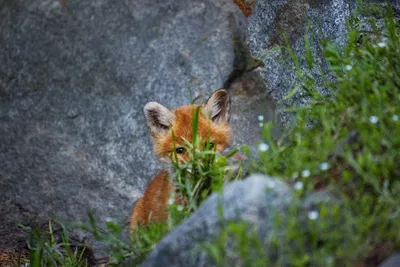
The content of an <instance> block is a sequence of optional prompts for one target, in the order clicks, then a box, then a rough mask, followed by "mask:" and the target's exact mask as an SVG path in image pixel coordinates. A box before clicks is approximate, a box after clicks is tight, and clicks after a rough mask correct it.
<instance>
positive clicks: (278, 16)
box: [248, 0, 400, 124]
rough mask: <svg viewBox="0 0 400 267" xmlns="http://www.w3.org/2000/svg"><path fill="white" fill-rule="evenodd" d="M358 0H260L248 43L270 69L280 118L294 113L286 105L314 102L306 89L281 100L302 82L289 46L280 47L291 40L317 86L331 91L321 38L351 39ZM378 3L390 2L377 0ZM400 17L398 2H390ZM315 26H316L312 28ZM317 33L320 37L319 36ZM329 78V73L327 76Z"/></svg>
mask: <svg viewBox="0 0 400 267" xmlns="http://www.w3.org/2000/svg"><path fill="white" fill-rule="evenodd" d="M356 2H357V1H354V0H327V1H315V0H277V1H269V0H260V1H257V4H256V7H255V9H254V11H253V14H252V15H251V16H250V17H249V20H248V43H249V47H250V50H251V52H252V54H253V55H254V56H255V57H256V58H259V59H262V60H263V62H264V64H265V67H264V68H263V69H261V76H262V78H263V81H264V83H265V85H266V87H267V88H268V92H269V93H270V95H271V98H272V100H273V101H274V102H275V103H276V104H278V112H279V118H280V121H281V122H283V123H284V124H286V123H288V122H289V119H290V116H289V115H288V114H287V113H284V112H283V109H285V108H288V107H293V106H304V105H307V104H308V103H309V101H310V98H309V97H308V96H307V94H306V92H305V91H304V90H302V89H301V90H299V91H298V92H297V93H296V94H295V95H294V96H293V97H292V98H291V99H289V100H287V101H282V100H283V99H284V97H285V96H287V95H288V94H289V92H291V90H293V89H294V88H295V87H296V85H298V82H297V81H296V76H295V74H294V71H293V67H294V64H293V62H292V60H291V59H290V57H289V55H288V53H287V52H286V51H285V50H279V49H276V48H277V47H278V46H286V42H285V38H284V36H285V35H286V37H287V40H288V41H289V43H290V45H291V48H292V50H293V52H294V53H295V54H296V55H297V56H298V57H299V63H300V67H301V69H302V71H303V72H304V73H309V74H310V75H311V76H312V77H314V78H315V81H316V85H317V90H318V91H319V92H320V93H321V94H329V93H330V92H329V90H328V89H326V88H325V87H324V86H323V79H322V76H321V74H320V72H319V68H317V67H316V64H317V65H321V66H322V69H323V70H324V71H325V72H326V71H327V62H325V60H324V59H323V56H322V45H321V42H319V41H318V40H317V38H318V39H321V40H329V41H330V42H333V43H335V44H337V45H338V46H339V47H340V46H343V45H344V44H345V43H346V40H347V31H346V20H347V19H348V18H349V15H350V12H351V10H354V9H355V6H356ZM373 2H374V3H375V4H381V5H383V3H386V2H387V1H379V0H377V1H373ZM389 2H390V4H391V5H392V7H393V8H394V9H395V10H394V12H395V16H398V17H400V16H399V14H400V10H399V5H400V4H399V1H398V0H392V1H389ZM310 29H311V30H310ZM307 34H308V35H309V38H310V49H311V53H312V56H313V58H314V66H313V68H312V69H311V71H309V70H308V66H307V62H306V60H305V54H306V53H305V41H304V40H305V36H306V35H307ZM316 37H317V38H316ZM328 78H329V76H328Z"/></svg>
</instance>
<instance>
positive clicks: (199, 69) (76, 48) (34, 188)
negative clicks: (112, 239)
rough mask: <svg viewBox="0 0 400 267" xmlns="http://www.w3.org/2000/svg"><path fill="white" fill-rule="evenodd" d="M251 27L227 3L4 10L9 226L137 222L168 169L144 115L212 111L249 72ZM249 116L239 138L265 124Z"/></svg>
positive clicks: (1, 167) (0, 181)
mask: <svg viewBox="0 0 400 267" xmlns="http://www.w3.org/2000/svg"><path fill="white" fill-rule="evenodd" d="M243 22H244V17H243V15H242V13H241V12H240V10H239V9H238V8H237V6H236V5H234V4H233V3H232V1H228V0H218V1H211V0H193V1H176V0H163V1H158V0H151V1H141V0H131V1H128V0H124V1H112V0H96V1H78V0H69V1H61V0H60V1H56V0H33V1H29V2H26V1H22V0H13V1H7V0H6V1H2V2H1V3H0V26H1V31H0V47H1V52H0V62H1V64H0V125H1V127H0V207H1V208H0V211H1V214H0V217H1V218H2V220H1V222H0V226H1V224H3V226H2V227H4V225H9V223H10V222H11V221H17V220H19V221H22V222H25V221H26V218H28V217H29V218H31V217H32V216H25V215H24V214H31V215H32V214H33V216H34V214H37V213H44V214H54V215H57V216H59V217H61V218H63V219H69V220H81V219H85V218H87V217H86V216H87V211H88V210H92V211H93V212H94V214H95V216H96V217H97V218H99V219H101V220H103V219H105V218H106V217H113V218H118V219H123V218H125V217H126V216H128V214H129V211H130V207H131V204H132V203H133V202H134V200H136V199H137V198H138V197H139V196H140V195H141V194H142V192H143V191H144V189H145V187H146V184H147V182H148V181H149V179H151V177H152V176H153V175H154V174H155V173H157V169H158V168H159V167H158V164H157V160H156V159H155V156H154V154H153V151H152V145H151V140H150V136H149V133H148V130H147V127H146V125H145V121H144V116H143V114H142V108H143V106H144V105H145V103H146V102H148V101H158V102H160V103H163V104H165V105H166V106H168V107H169V108H174V107H176V106H179V105H182V104H187V103H189V102H190V94H189V92H188V86H190V88H191V89H192V91H193V97H195V98H197V102H202V101H204V100H205V99H206V98H207V97H208V96H209V95H210V94H211V93H212V91H214V90H215V89H218V88H220V87H222V86H223V84H224V83H225V81H226V80H227V79H228V78H229V77H230V78H232V75H231V74H232V73H236V74H237V73H239V74H240V73H241V72H243V71H244V70H245V68H244V67H243V66H241V64H240V62H243V61H245V60H242V59H241V57H243V56H246V55H247V54H248V53H246V52H243V46H242V45H243V37H244V35H243V31H244V30H245V29H244V28H243V27H244V26H245V24H244V23H243ZM238 46H239V48H238ZM238 62H239V63H238ZM236 76H237V77H239V76H240V75H236ZM258 90H259V89H258ZM259 91H263V90H259ZM254 97H255V96H254V95H251V94H241V95H240V96H239V98H240V100H241V101H242V103H244V104H246V103H247V105H248V106H251V105H250V104H251V103H254V101H255V102H257V103H258V102H259V101H262V99H266V97H267V96H266V95H265V94H264V97H263V98H257V97H256V98H254ZM247 98H248V99H250V100H249V101H250V102H249V101H246V99H247ZM260 99H261V100H260ZM234 101H235V100H234ZM249 103H250V104H249ZM252 106H253V107H255V106H254V105H252ZM255 108H256V109H259V107H255ZM239 111H240V106H238V105H236V110H234V113H236V114H237V115H235V116H234V117H233V123H234V124H235V126H234V129H235V130H236V129H239V130H240V129H244V128H245V127H244V126H243V125H244V124H243V123H245V124H246V123H247V122H248V121H249V119H248V118H252V119H253V120H256V118H257V114H259V112H260V111H259V110H256V111H255V112H251V108H250V109H249V108H247V113H245V115H240V114H239ZM246 116H247V117H246ZM241 123H242V124H241ZM254 133H256V134H254ZM257 136H258V131H257V132H253V135H252V138H253V141H254V140H256V139H257ZM240 137H241V138H242V139H240ZM246 138H247V135H246V134H242V135H239V140H238V142H239V143H241V142H248V141H249V139H248V138H247V139H246ZM10 210H12V211H13V212H12V216H11V215H10V212H8V211H10ZM18 214H19V215H20V216H18ZM2 227H0V229H1V228H2Z"/></svg>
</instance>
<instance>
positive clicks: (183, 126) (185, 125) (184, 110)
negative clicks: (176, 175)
mask: <svg viewBox="0 0 400 267" xmlns="http://www.w3.org/2000/svg"><path fill="white" fill-rule="evenodd" d="M219 95H222V96H225V97H226V98H224V99H222V100H220V99H219V98H222V97H219ZM213 96H214V98H213ZM213 96H212V97H211V98H210V99H209V100H208V102H207V103H205V104H204V105H187V106H182V107H180V108H177V109H175V110H172V111H168V110H167V109H166V108H163V107H162V106H161V105H159V104H158V103H153V104H152V106H151V107H150V108H148V110H146V107H145V113H146V111H147V112H148V114H146V118H147V120H148V124H149V127H150V129H151V131H152V137H153V144H154V150H155V153H156V155H157V156H158V157H159V158H160V159H163V160H166V161H170V159H171V157H172V155H173V153H174V142H173V135H174V136H175V148H178V147H186V145H185V141H184V140H188V141H191V140H192V121H193V116H194V114H195V112H196V109H197V108H200V112H199V120H198V138H199V139H200V144H205V143H206V142H207V141H210V142H212V143H214V145H215V146H216V150H217V151H218V152H222V151H223V150H224V149H225V148H226V147H228V146H229V145H230V143H231V139H232V137H231V130H230V126H229V97H227V92H226V91H225V90H223V89H220V90H217V91H216V92H215V93H214V94H213ZM218 101H220V102H221V103H220V102H218ZM210 102H211V103H210ZM218 104H219V105H220V106H218ZM158 105H159V106H161V107H162V108H160V107H159V106H158ZM224 105H226V106H224ZM146 106H147V105H146ZM223 108H225V111H221V110H224V109H223ZM210 110H211V111H213V112H212V115H209V114H207V112H208V113H210ZM223 112H225V116H223V115H224V114H222V113H223ZM214 114H217V115H216V116H215V117H218V115H220V114H222V115H221V117H223V119H215V117H214V120H213V119H211V118H210V116H214ZM170 118H173V120H172V121H171V123H170V125H167V126H166V125H164V124H166V122H167V123H168V121H169V119H170ZM160 125H161V126H160ZM166 127H168V128H167V129H165V128H166ZM188 157H189V155H188V153H183V154H178V161H180V162H181V160H182V159H185V160H188ZM174 190H175V186H174V185H173V184H172V183H171V181H170V180H169V179H168V172H167V171H165V170H163V171H160V172H159V173H158V174H157V175H156V176H155V177H154V178H153V179H152V181H151V182H150V184H149V185H148V187H147V189H146V191H145V192H144V195H143V197H142V198H140V199H139V201H138V202H137V203H136V205H135V206H134V207H133V208H132V215H131V218H130V230H131V231H134V230H135V229H136V226H137V224H140V225H146V224H147V223H148V222H157V221H164V220H166V219H167V218H168V212H167V206H168V200H169V198H170V196H171V193H173V191H174ZM175 203H178V204H183V203H184V200H182V198H181V197H180V195H179V192H178V193H177V194H176V195H175Z"/></svg>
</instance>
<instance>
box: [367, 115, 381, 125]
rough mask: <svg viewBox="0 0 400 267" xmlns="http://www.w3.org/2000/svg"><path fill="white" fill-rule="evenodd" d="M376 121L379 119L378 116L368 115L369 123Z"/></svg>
mask: <svg viewBox="0 0 400 267" xmlns="http://www.w3.org/2000/svg"><path fill="white" fill-rule="evenodd" d="M378 121H379V118H378V117H377V116H371V117H369V122H370V123H373V124H375V123H377V122H378Z"/></svg>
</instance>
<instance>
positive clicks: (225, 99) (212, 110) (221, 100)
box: [204, 89, 231, 123]
mask: <svg viewBox="0 0 400 267" xmlns="http://www.w3.org/2000/svg"><path fill="white" fill-rule="evenodd" d="M204 110H205V112H206V114H207V115H208V116H209V117H210V119H211V120H212V121H214V122H217V123H219V122H228V121H229V119H230V111H231V100H230V99H229V95H228V91H226V90H225V89H219V90H217V91H215V92H214V93H213V94H212V96H211V97H210V98H209V99H208V100H207V102H206V103H205V104H204Z"/></svg>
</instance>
